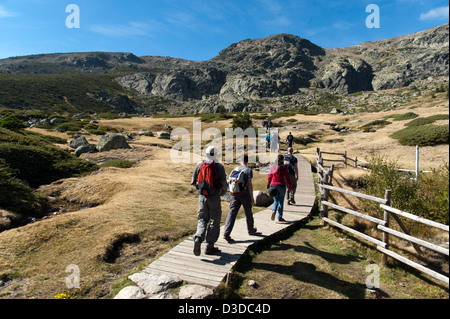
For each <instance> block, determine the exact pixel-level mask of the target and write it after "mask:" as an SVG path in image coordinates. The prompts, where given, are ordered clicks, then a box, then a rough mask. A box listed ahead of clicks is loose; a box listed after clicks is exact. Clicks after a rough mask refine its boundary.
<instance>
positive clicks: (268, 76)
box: [0, 24, 449, 114]
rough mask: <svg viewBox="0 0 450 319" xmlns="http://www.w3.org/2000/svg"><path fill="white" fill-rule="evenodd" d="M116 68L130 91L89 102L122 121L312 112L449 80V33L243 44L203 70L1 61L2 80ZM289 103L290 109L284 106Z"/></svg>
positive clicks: (185, 64) (89, 59)
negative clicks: (360, 96)
mask: <svg viewBox="0 0 450 319" xmlns="http://www.w3.org/2000/svg"><path fill="white" fill-rule="evenodd" d="M113 68H120V70H121V72H123V70H129V71H127V73H128V74H127V75H125V76H122V77H120V78H118V79H116V80H117V81H118V83H119V84H121V85H122V86H123V87H124V88H126V90H124V91H123V93H120V92H118V91H120V89H119V90H115V92H114V93H112V92H104V91H99V92H89V93H88V95H89V96H91V97H92V98H95V99H97V100H100V101H102V102H106V104H108V105H110V106H111V108H112V110H115V111H117V112H119V113H121V112H123V113H128V114H129V113H139V114H142V113H147V114H154V113H158V112H172V113H182V114H186V113H197V112H199V113H211V112H212V113H217V112H219V111H220V110H223V107H224V108H225V109H226V110H227V111H230V112H239V111H249V112H256V111H263V110H264V111H269V112H271V111H272V110H273V109H274V110H276V109H281V110H286V109H289V108H290V109H295V110H298V109H299V108H300V109H301V110H308V107H309V106H311V105H318V104H319V103H318V98H319V99H320V95H321V94H327V93H332V94H335V95H341V96H342V95H346V94H351V93H355V92H361V91H374V90H375V91H379V90H385V89H393V88H401V87H405V86H408V85H410V84H412V83H421V82H423V81H424V80H427V79H428V78H430V77H446V76H447V77H448V76H449V25H448V24H445V25H442V26H439V27H436V28H432V29H429V30H425V31H422V32H417V33H414V34H410V35H405V36H401V37H397V38H391V39H386V40H381V41H375V42H367V43H363V44H360V45H356V46H352V47H347V48H337V49H324V48H321V47H319V46H317V45H315V44H314V43H312V42H310V41H308V40H306V39H302V38H300V37H298V36H295V35H289V34H278V35H273V36H270V37H266V38H261V39H247V40H243V41H240V42H237V43H235V44H232V45H230V46H229V47H227V48H225V49H224V50H222V51H221V52H220V53H219V54H218V55H217V56H216V57H214V58H213V59H211V60H209V61H202V62H194V61H188V60H183V59H174V58H170V57H148V56H146V57H137V56H135V55H133V54H131V53H104V52H92V53H66V54H48V55H34V56H26V57H15V58H10V59H4V60H0V73H15V72H20V73H27V72H29V73H36V72H37V70H44V71H45V73H52V72H54V73H58V74H59V73H64V71H70V73H73V72H79V73H96V72H97V73H100V72H105V71H109V70H110V69H113ZM133 72H134V73H133ZM129 89H132V90H133V91H134V92H133V91H131V92H130V90H129ZM286 97H287V99H288V100H289V106H287V105H286V104H285V103H283V102H284V100H285V98H286ZM68 100H70V99H69V98H68ZM0 103H1V101H0ZM272 104H276V107H275V108H273V109H272V106H271V105H272Z"/></svg>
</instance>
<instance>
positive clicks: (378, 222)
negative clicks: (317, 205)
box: [322, 201, 386, 225]
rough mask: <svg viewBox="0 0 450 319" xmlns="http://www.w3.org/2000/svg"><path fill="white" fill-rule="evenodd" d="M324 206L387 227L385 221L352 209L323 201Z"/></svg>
mask: <svg viewBox="0 0 450 319" xmlns="http://www.w3.org/2000/svg"><path fill="white" fill-rule="evenodd" d="M322 205H326V206H328V207H331V208H334V209H337V210H340V211H341V212H344V213H347V214H351V215H353V216H357V217H359V218H363V219H365V220H368V221H371V222H373V223H376V224H379V225H385V224H386V222H385V221H384V220H382V219H378V218H375V217H372V216H368V215H365V214H361V213H360V212H356V211H354V210H351V209H348V208H345V207H342V206H339V205H335V204H332V203H330V202H327V201H322Z"/></svg>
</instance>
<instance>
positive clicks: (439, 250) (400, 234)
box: [378, 225, 449, 256]
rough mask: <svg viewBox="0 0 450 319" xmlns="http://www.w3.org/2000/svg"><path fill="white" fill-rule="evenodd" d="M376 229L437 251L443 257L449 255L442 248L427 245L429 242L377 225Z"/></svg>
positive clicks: (446, 250) (447, 251) (430, 244)
mask: <svg viewBox="0 0 450 319" xmlns="http://www.w3.org/2000/svg"><path fill="white" fill-rule="evenodd" d="M378 229H379V230H381V231H384V232H387V233H389V234H391V235H394V236H396V237H399V238H402V239H405V240H407V241H409V242H411V243H416V244H419V245H421V246H423V247H426V248H428V249H431V250H434V251H437V252H439V253H441V254H444V255H447V256H448V255H449V250H448V249H446V248H444V247H441V246H438V245H435V244H432V243H429V242H427V241H425V240H422V239H419V238H416V237H413V236H410V235H407V234H404V233H401V232H399V231H396V230H393V229H390V228H387V227H384V226H382V225H378Z"/></svg>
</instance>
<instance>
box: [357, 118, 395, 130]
mask: <svg viewBox="0 0 450 319" xmlns="http://www.w3.org/2000/svg"><path fill="white" fill-rule="evenodd" d="M389 124H391V122H389V121H386V120H375V121H372V122H370V123H367V124H365V125H363V126H361V129H362V131H363V132H376V130H377V129H380V128H383V127H385V126H386V125H389Z"/></svg>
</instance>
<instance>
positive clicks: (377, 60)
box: [328, 24, 449, 91]
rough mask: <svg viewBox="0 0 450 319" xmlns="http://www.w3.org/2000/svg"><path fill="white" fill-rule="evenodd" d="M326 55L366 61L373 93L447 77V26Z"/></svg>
mask: <svg viewBox="0 0 450 319" xmlns="http://www.w3.org/2000/svg"><path fill="white" fill-rule="evenodd" d="M328 52H329V53H330V54H337V55H341V56H354V57H359V58H361V59H363V60H364V61H366V62H367V63H368V64H369V65H370V66H371V67H372V69H373V74H374V79H373V81H372V86H373V89H374V90H376V91H378V90H385V89H392V88H400V87H405V86H408V85H410V84H411V83H413V82H417V81H421V80H424V79H427V78H428V77H431V76H449V71H448V70H449V66H448V61H449V25H448V24H445V25H442V26H439V27H436V28H432V29H429V30H425V31H421V32H417V33H414V34H410V35H405V36H401V37H396V38H391V39H387V40H381V41H376V42H367V43H363V44H361V45H357V46H353V47H348V48H341V49H334V50H328Z"/></svg>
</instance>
